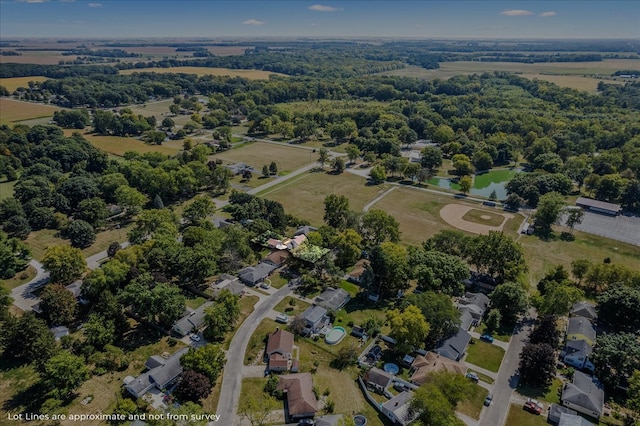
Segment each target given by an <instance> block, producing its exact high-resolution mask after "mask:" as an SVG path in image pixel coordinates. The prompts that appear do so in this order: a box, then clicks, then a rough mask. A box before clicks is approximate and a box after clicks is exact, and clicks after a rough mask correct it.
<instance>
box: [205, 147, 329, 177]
mask: <svg viewBox="0 0 640 426" xmlns="http://www.w3.org/2000/svg"><path fill="white" fill-rule="evenodd" d="M317 157H318V154H313V153H312V152H311V151H309V150H306V149H301V148H296V147H293V146H286V145H279V144H275V143H265V142H254V143H250V144H247V145H244V146H242V147H241V148H237V149H230V150H229V151H224V152H221V153H220V154H215V155H214V156H213V158H220V159H221V160H223V161H227V162H229V163H245V164H248V165H250V166H252V167H254V168H255V169H256V170H257V172H258V173H260V172H261V171H262V166H264V165H265V164H266V165H267V166H268V165H269V164H271V162H272V161H275V162H276V165H277V166H278V172H279V173H287V172H292V171H294V170H297V169H299V168H300V167H302V166H304V165H306V164H309V163H311V162H313V161H316V159H317Z"/></svg>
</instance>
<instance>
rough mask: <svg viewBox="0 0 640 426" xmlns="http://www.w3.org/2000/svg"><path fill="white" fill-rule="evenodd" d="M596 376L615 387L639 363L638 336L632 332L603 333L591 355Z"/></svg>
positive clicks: (611, 387) (629, 374)
mask: <svg viewBox="0 0 640 426" xmlns="http://www.w3.org/2000/svg"><path fill="white" fill-rule="evenodd" d="M591 360H592V361H593V363H594V364H595V366H596V373H597V376H598V378H600V380H602V382H603V383H604V384H605V385H606V386H607V387H608V388H609V389H612V390H613V389H615V388H616V387H617V386H619V385H620V384H622V383H624V382H625V381H627V380H628V379H629V378H631V376H632V374H633V372H634V370H636V369H637V368H638V365H640V337H639V336H637V335H635V334H633V333H603V334H599V335H598V344H597V345H596V347H595V349H594V352H593V354H592V356H591Z"/></svg>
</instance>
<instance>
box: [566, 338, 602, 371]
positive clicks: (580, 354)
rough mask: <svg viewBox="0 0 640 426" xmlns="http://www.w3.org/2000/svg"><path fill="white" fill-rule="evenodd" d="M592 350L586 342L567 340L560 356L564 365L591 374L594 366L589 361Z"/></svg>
mask: <svg viewBox="0 0 640 426" xmlns="http://www.w3.org/2000/svg"><path fill="white" fill-rule="evenodd" d="M592 351H593V348H592V347H591V345H590V344H589V342H587V341H586V340H567V343H566V344H565V346H564V348H563V349H562V352H561V353H560V356H561V357H562V360H563V361H564V363H565V364H567V365H570V366H572V367H574V368H578V369H580V370H589V371H591V372H593V371H594V370H595V365H593V363H592V362H591V360H590V359H589V356H590V355H591V352H592Z"/></svg>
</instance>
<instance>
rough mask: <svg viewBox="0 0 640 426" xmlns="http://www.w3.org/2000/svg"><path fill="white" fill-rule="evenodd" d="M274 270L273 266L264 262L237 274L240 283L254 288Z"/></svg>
mask: <svg viewBox="0 0 640 426" xmlns="http://www.w3.org/2000/svg"><path fill="white" fill-rule="evenodd" d="M275 269H276V267H275V266H273V265H270V264H268V263H265V262H260V263H258V264H257V265H256V266H248V267H246V268H243V269H241V270H240V271H239V272H238V277H239V278H240V281H242V282H243V283H245V284H246V285H248V286H251V287H255V286H256V285H257V284H259V283H261V282H263V281H264V280H266V279H267V278H269V275H270V274H271V273H272V272H273V271H274V270H275Z"/></svg>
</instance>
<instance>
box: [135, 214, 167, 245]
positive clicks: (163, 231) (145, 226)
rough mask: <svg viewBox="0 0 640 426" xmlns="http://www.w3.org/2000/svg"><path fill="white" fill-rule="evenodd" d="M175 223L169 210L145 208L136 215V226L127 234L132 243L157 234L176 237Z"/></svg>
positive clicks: (141, 241) (137, 242)
mask: <svg viewBox="0 0 640 426" xmlns="http://www.w3.org/2000/svg"><path fill="white" fill-rule="evenodd" d="M176 223H177V220H176V217H175V215H174V213H173V212H171V211H170V210H167V209H162V210H145V211H143V212H142V213H140V214H139V215H138V218H137V220H136V226H135V227H134V228H133V229H132V230H131V231H129V233H128V235H127V236H128V238H129V241H131V242H132V243H134V244H139V243H143V242H144V241H146V240H147V239H150V238H155V237H157V236H166V237H169V238H176V237H177V236H178V228H177V226H176Z"/></svg>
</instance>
